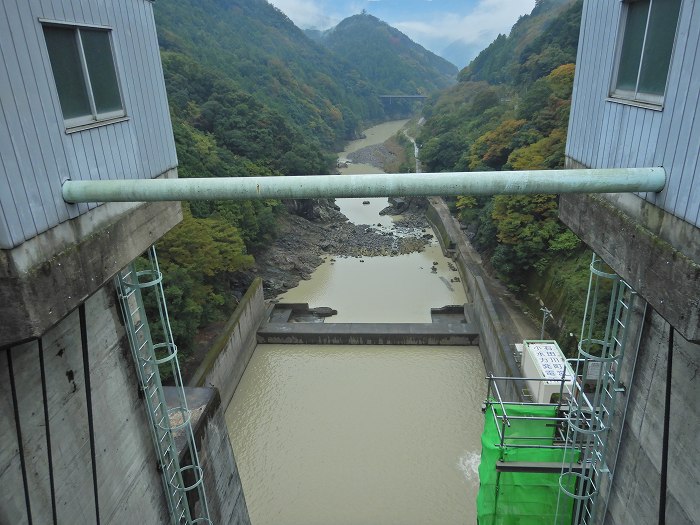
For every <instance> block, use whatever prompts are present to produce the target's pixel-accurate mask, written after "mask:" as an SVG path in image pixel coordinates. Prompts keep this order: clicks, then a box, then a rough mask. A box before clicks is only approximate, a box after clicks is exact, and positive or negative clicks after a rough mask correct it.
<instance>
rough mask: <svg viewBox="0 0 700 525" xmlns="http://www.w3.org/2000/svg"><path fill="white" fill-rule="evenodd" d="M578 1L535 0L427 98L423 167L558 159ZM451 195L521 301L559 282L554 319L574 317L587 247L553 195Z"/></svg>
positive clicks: (526, 164) (548, 164)
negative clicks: (562, 217)
mask: <svg viewBox="0 0 700 525" xmlns="http://www.w3.org/2000/svg"><path fill="white" fill-rule="evenodd" d="M581 9H582V0H538V2H537V5H536V7H535V8H534V9H533V11H532V13H531V14H530V15H527V16H523V17H521V18H520V20H519V21H518V22H517V23H516V24H515V26H514V27H513V30H512V31H511V33H510V35H509V36H507V37H506V36H504V35H501V36H499V37H498V38H497V39H496V40H495V41H494V42H493V43H492V44H491V45H490V46H489V47H488V48H487V49H485V50H484V51H483V52H482V53H481V54H479V56H478V57H477V58H476V59H474V60H473V61H472V63H471V64H470V65H469V66H467V67H466V68H464V69H463V70H462V71H461V72H460V75H459V83H458V84H457V85H456V86H455V87H453V88H451V89H450V90H448V91H447V92H445V93H444V94H442V95H441V96H439V97H437V98H433V99H431V100H430V101H429V102H428V103H427V104H426V106H425V108H424V112H423V113H424V117H425V118H426V121H425V124H424V125H423V127H422V129H421V133H420V136H419V138H418V142H419V144H421V145H422V148H421V153H420V157H421V160H422V161H423V164H424V168H425V169H426V171H490V170H524V169H554V168H561V167H563V165H564V145H565V142H566V131H567V125H568V118H569V107H570V104H571V91H572V85H573V78H574V61H575V59H576V43H577V40H578V34H579V24H580V18H581ZM454 204H455V206H456V208H457V211H458V212H459V214H460V216H461V219H462V221H463V222H465V223H466V224H467V225H468V227H469V229H470V231H471V232H472V234H473V240H474V243H475V245H476V246H477V248H478V249H479V250H480V251H482V253H484V254H485V255H486V257H485V260H487V261H489V262H490V264H491V265H492V267H493V269H494V270H495V271H496V273H497V274H498V275H499V276H500V277H501V278H502V279H503V280H504V281H505V282H506V283H508V284H509V285H510V287H511V289H513V290H514V291H516V292H521V294H522V296H523V298H524V299H526V300H529V299H531V295H530V294H529V292H531V291H532V290H533V288H534V289H537V288H538V287H539V288H540V290H538V291H541V289H542V286H541V284H542V283H544V282H550V283H551V282H553V281H557V284H556V287H555V289H556V291H557V292H558V293H559V295H558V296H557V297H553V298H550V299H549V300H550V301H551V302H550V303H549V304H548V306H550V307H555V308H558V309H559V311H557V310H555V311H557V313H558V314H559V315H558V316H557V317H558V318H559V321H560V322H561V320H562V319H565V320H567V319H571V320H572V321H573V322H579V321H580V318H581V317H580V314H581V312H579V311H578V307H579V306H580V304H578V303H577V302H576V301H567V300H566V299H567V298H568V297H574V296H577V295H578V294H580V293H582V291H583V290H584V289H585V283H586V275H587V274H586V272H585V268H586V266H587V265H586V261H585V259H586V258H587V257H588V256H587V255H584V254H582V251H581V248H580V246H581V244H580V242H579V240H578V238H577V237H576V236H575V235H574V234H573V233H572V232H570V231H569V230H568V229H567V228H566V227H565V226H564V225H563V224H562V223H560V222H559V220H558V218H557V199H556V196H555V195H532V196H530V195H521V196H495V197H491V198H478V199H477V198H474V197H461V198H459V199H457V200H456V202H455V203H454ZM582 269H583V270H582ZM582 272H583V273H582ZM545 276H546V278H545ZM555 301H557V302H559V303H560V304H553V303H554V302H555ZM582 303H583V301H581V304H582ZM537 308H539V306H537Z"/></svg>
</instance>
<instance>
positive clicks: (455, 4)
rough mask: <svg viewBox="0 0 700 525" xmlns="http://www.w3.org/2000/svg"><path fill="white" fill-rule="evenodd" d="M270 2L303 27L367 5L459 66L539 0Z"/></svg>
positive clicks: (320, 25)
mask: <svg viewBox="0 0 700 525" xmlns="http://www.w3.org/2000/svg"><path fill="white" fill-rule="evenodd" d="M268 1H269V2H270V3H271V4H273V5H274V6H276V7H277V8H279V9H280V10H281V11H282V12H283V13H285V14H286V15H287V16H288V17H289V18H290V19H291V20H292V21H293V22H294V23H295V24H296V25H297V26H299V27H300V28H302V29H311V28H313V29H328V28H330V27H333V26H334V25H336V24H337V23H338V22H340V21H341V20H342V19H343V18H347V17H348V16H351V15H354V14H358V13H360V12H361V11H362V10H363V9H365V10H366V11H367V12H368V13H369V14H371V15H374V16H376V17H377V18H379V19H381V20H383V21H385V22H387V23H388V24H389V25H391V26H394V27H395V28H397V29H398V30H400V31H401V32H402V33H404V34H406V35H408V36H409V37H410V38H411V39H412V40H413V41H415V42H418V43H419V44H421V45H422V46H423V47H425V48H426V49H429V50H430V51H432V52H433V53H436V54H438V55H446V56H445V58H447V59H448V60H451V61H452V62H455V63H456V65H458V66H460V67H462V66H464V65H466V63H467V62H468V61H469V60H471V59H472V58H474V56H476V55H477V54H478V52H479V51H481V50H482V49H484V48H485V47H486V46H488V45H489V44H490V43H491V42H492V41H493V40H494V39H495V38H496V36H498V34H499V33H505V34H508V33H509V32H510V28H511V27H512V26H513V24H514V23H515V22H516V21H517V20H518V17H519V16H521V15H523V14H526V13H529V12H530V11H532V8H533V7H534V5H535V0H268ZM455 42H457V43H458V44H457V45H453V46H452V52H450V50H449V49H448V47H449V46H450V45H451V44H453V43H455ZM446 50H447V51H446ZM453 55H454V56H453ZM457 61H459V62H461V63H457Z"/></svg>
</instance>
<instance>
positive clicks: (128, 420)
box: [0, 286, 169, 524]
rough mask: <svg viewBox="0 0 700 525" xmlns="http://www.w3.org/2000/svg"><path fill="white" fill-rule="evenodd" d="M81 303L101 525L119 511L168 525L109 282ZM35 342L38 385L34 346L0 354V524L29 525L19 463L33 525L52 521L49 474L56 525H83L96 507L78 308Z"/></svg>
mask: <svg viewBox="0 0 700 525" xmlns="http://www.w3.org/2000/svg"><path fill="white" fill-rule="evenodd" d="M85 306H86V321H87V342H88V355H89V375H90V380H91V391H90V395H91V396H90V397H91V400H92V413H93V417H94V440H95V466H96V471H97V486H98V501H99V514H100V520H101V523H104V524H109V523H124V516H126V515H130V516H138V517H139V521H140V522H142V523H168V522H169V517H168V511H167V506H166V503H165V498H164V496H163V488H162V483H161V480H160V475H159V473H158V470H157V468H156V458H155V453H154V450H153V444H152V441H151V437H150V434H149V429H148V421H147V418H146V414H145V409H144V407H143V401H142V400H141V399H139V395H138V387H137V380H136V377H135V370H134V364H133V362H132V360H131V354H130V352H129V350H128V343H127V341H126V337H125V333H124V329H123V327H122V325H121V322H120V320H119V318H118V315H117V308H118V307H117V306H116V305H115V304H114V292H113V291H112V289H111V286H107V287H105V288H102V289H100V290H99V291H97V293H95V294H94V295H93V296H91V297H90V298H89V299H88V300H87V302H86V305H85ZM41 343H42V346H43V359H44V365H45V366H44V370H45V381H42V374H41V370H40V361H39V352H40V351H39V343H38V342H37V341H34V342H31V343H26V344H23V345H20V346H14V347H10V348H7V349H5V350H3V351H0V486H2V487H3V497H2V498H0V523H13V524H21V523H28V522H29V518H28V516H27V509H26V505H25V501H24V489H23V476H22V472H21V469H20V459H21V457H23V458H24V461H25V465H26V482H27V486H28V494H29V501H30V505H31V515H32V521H33V523H53V518H52V508H51V484H50V477H49V473H50V472H51V473H52V475H53V479H54V496H55V501H56V513H57V522H58V523H71V524H73V523H75V524H82V523H85V524H92V523H95V521H96V510H95V509H96V505H95V498H94V495H93V494H94V486H93V477H92V461H91V447H90V436H89V427H88V392H87V391H86V387H85V376H84V371H83V370H84V369H83V354H82V347H81V333H80V326H79V317H78V312H77V311H76V312H73V313H71V314H70V315H68V316H67V317H66V318H65V319H63V320H62V321H61V322H60V323H58V325H56V326H54V327H53V328H51V329H50V330H49V331H48V332H46V333H45V334H44V335H43V337H42V338H41ZM8 355H9V357H10V359H11V364H12V370H13V372H14V384H15V387H16V396H15V397H16V400H17V405H18V413H17V415H18V417H17V418H15V414H14V411H13V408H12V399H13V396H12V392H11V382H10V377H9V363H8ZM43 389H45V392H46V403H44V396H43V392H42V390H43ZM45 410H46V412H47V413H48V425H47V423H46V420H45V418H44V411H45ZM18 424H19V425H20V426H21V431H22V440H21V446H22V454H21V455H20V442H19V441H18V435H17V432H16V430H17V425H18ZM47 436H48V437H49V438H50V443H51V460H49V449H48V444H47Z"/></svg>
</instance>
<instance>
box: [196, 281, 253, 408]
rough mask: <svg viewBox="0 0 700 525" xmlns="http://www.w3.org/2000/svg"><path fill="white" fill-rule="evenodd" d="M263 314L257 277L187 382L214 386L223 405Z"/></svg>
mask: <svg viewBox="0 0 700 525" xmlns="http://www.w3.org/2000/svg"><path fill="white" fill-rule="evenodd" d="M264 317H265V302H264V298H263V287H262V280H261V279H259V278H257V279H255V280H254V281H253V284H251V285H250V288H249V289H248V291H247V292H246V294H245V295H244V296H243V298H242V299H241V301H240V303H239V304H238V307H237V308H236V310H235V311H234V312H233V315H232V316H231V318H230V319H229V320H228V322H227V323H226V326H225V327H224V329H223V331H222V333H221V335H220V336H219V337H218V338H217V340H216V341H215V342H214V344H213V345H212V347H211V349H210V350H209V352H208V353H207V355H206V357H205V358H204V360H203V361H202V364H201V365H200V367H199V368H198V369H197V370H196V371H195V373H194V375H193V376H192V379H191V380H190V382H189V385H190V386H207V387H214V388H217V389H218V390H219V393H220V395H221V404H222V405H223V406H224V407H227V406H228V404H229V402H230V401H231V398H232V397H233V393H234V392H235V390H236V387H237V386H238V383H239V381H240V380H241V377H243V372H245V367H246V366H247V365H248V361H250V358H251V356H252V355H253V352H254V351H255V347H256V346H257V341H256V337H255V332H256V330H257V329H258V326H260V323H261V322H262V321H263V318H264Z"/></svg>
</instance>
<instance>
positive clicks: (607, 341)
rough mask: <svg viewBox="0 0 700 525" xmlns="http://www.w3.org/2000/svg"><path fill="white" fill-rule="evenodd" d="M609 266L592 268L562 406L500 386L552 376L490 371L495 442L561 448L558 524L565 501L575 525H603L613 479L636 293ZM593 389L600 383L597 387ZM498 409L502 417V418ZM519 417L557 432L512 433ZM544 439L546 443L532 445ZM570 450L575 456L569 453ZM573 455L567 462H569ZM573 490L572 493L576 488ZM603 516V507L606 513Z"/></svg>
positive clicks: (596, 263)
mask: <svg viewBox="0 0 700 525" xmlns="http://www.w3.org/2000/svg"><path fill="white" fill-rule="evenodd" d="M604 264H605V263H604V262H603V261H602V259H600V258H599V257H598V256H596V255H595V254H594V255H593V258H592V261H591V264H590V278H589V286H588V294H587V297H586V306H585V310H584V316H583V319H582V326H581V337H580V338H579V343H578V357H577V358H573V359H567V360H566V362H567V364H568V365H569V366H571V368H572V370H573V371H574V381H573V382H572V381H571V379H570V378H567V377H566V367H565V368H564V371H563V374H562V377H561V379H560V380H559V382H560V385H561V386H560V395H559V398H558V399H557V403H536V402H527V401H518V402H514V401H506V400H504V399H503V397H502V395H501V389H500V388H499V386H498V384H499V382H511V381H513V382H516V384H517V382H521V381H549V382H552V381H553V380H552V379H551V378H539V377H537V378H531V377H510V376H509V377H497V376H494V375H493V374H490V375H489V376H488V377H487V378H486V379H487V380H488V385H487V392H486V401H485V402H484V405H483V406H482V410H483V411H484V412H487V411H489V412H490V413H491V416H492V417H493V422H494V423H495V424H496V428H497V431H498V436H499V440H500V442H499V443H496V444H495V445H496V446H498V447H500V448H501V450H503V449H505V448H541V449H542V448H544V449H561V450H562V451H563V458H564V461H563V462H562V464H561V465H560V468H559V474H560V476H559V495H558V499H557V512H556V515H555V519H554V521H555V523H557V522H558V519H559V517H560V516H559V514H560V509H561V511H562V512H564V510H563V509H565V508H566V507H568V505H565V504H564V503H563V500H562V498H571V499H573V502H574V506H573V516H572V523H573V524H574V525H591V524H594V523H599V522H601V521H602V520H601V519H600V518H601V516H599V515H598V514H599V513H600V512H601V511H600V509H599V507H598V502H599V498H598V497H597V496H598V494H599V493H600V488H601V484H602V483H603V482H604V481H605V480H606V479H607V480H608V481H610V477H611V475H612V474H611V470H610V468H609V466H608V462H607V455H608V438H609V434H610V429H611V426H612V419H613V416H614V412H615V403H616V398H617V395H618V394H619V393H621V392H624V391H625V388H624V387H623V386H622V385H621V383H620V378H619V373H620V371H621V365H622V361H623V359H624V355H625V349H626V346H627V339H628V335H629V330H628V328H629V324H630V318H631V314H632V308H633V305H634V300H635V298H636V292H635V291H634V290H633V289H632V287H630V286H629V285H628V284H627V283H626V282H625V281H624V280H622V279H621V278H620V277H619V276H618V275H617V274H615V273H612V272H610V271H606V270H605V269H604ZM591 384H594V386H593V387H592V388H591V386H590V385H591ZM512 406H532V407H554V408H555V417H532V416H514V415H509V414H508V407H512ZM497 407H498V408H499V409H500V412H501V413H500V414H498V413H497ZM519 419H526V420H527V419H529V420H537V419H542V420H547V421H550V422H551V424H552V425H553V426H555V429H554V431H553V435H552V436H551V437H542V436H522V435H520V436H508V429H509V428H510V426H511V421H516V420H519ZM538 440H540V441H544V443H542V444H536V443H533V441H534V442H537V441H538ZM569 451H570V452H569ZM566 458H568V460H567V459H566ZM552 469H553V466H552V465H549V464H546V465H541V464H537V463H531V464H529V463H528V464H516V465H510V466H509V465H507V464H503V465H498V466H497V470H498V471H499V472H500V471H505V472H508V471H511V472H516V471H517V472H533V473H536V472H552ZM571 487H574V490H570V488H571ZM602 512H604V510H603V511H602Z"/></svg>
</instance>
